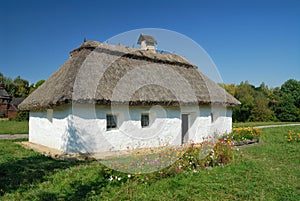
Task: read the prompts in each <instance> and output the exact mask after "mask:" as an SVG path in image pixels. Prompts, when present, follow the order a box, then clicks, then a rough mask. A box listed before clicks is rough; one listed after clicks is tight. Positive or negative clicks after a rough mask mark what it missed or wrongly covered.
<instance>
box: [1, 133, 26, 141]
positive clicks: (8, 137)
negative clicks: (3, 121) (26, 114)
mask: <svg viewBox="0 0 300 201" xmlns="http://www.w3.org/2000/svg"><path fill="white" fill-rule="evenodd" d="M28 136H29V135H28V134H0V140H14V139H20V138H28Z"/></svg>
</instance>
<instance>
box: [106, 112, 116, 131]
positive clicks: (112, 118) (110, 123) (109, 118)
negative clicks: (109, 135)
mask: <svg viewBox="0 0 300 201" xmlns="http://www.w3.org/2000/svg"><path fill="white" fill-rule="evenodd" d="M113 128H117V116H116V115H112V114H107V115H106V129H107V130H111V129H113Z"/></svg>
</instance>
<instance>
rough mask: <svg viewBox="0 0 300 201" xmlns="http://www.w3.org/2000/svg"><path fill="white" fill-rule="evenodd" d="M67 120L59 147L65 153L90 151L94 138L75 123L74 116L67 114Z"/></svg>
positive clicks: (91, 150)
mask: <svg viewBox="0 0 300 201" xmlns="http://www.w3.org/2000/svg"><path fill="white" fill-rule="evenodd" d="M67 122H68V123H67V129H66V131H65V132H64V134H63V136H62V145H61V147H60V149H61V150H62V151H64V152H66V153H79V154H84V153H92V152H93V149H92V148H93V147H94V145H95V143H94V142H95V140H94V139H92V137H91V136H90V135H89V133H88V132H87V131H86V130H85V129H83V128H80V127H79V126H78V125H76V123H75V122H76V121H75V119H74V116H72V115H71V116H69V118H68V120H67ZM76 126H78V127H76Z"/></svg>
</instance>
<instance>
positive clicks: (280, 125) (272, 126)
mask: <svg viewBox="0 0 300 201" xmlns="http://www.w3.org/2000/svg"><path fill="white" fill-rule="evenodd" d="M284 126H300V124H278V125H276V124H275V125H266V126H254V127H253V128H258V129H260V128H275V127H284Z"/></svg>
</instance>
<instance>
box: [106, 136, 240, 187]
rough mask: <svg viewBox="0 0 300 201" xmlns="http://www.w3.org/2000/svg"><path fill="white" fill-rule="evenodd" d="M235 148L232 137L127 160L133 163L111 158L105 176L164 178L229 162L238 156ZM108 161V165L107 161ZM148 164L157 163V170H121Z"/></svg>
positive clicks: (111, 178)
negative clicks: (163, 166) (159, 154)
mask: <svg viewBox="0 0 300 201" xmlns="http://www.w3.org/2000/svg"><path fill="white" fill-rule="evenodd" d="M232 147H233V144H232V142H231V140H230V138H224V139H219V140H217V142H213V141H212V140H210V141H204V142H203V143H197V144H195V143H192V144H189V145H187V147H185V148H184V149H183V148H182V147H181V148H174V147H170V148H169V149H166V150H165V151H164V152H163V154H162V155H163V157H162V155H161V157H151V156H149V155H145V156H143V158H142V159H141V160H137V161H133V160H127V162H128V161H130V163H129V165H128V164H126V163H125V162H124V161H122V160H121V161H120V160H115V161H114V160H111V166H110V167H112V168H105V169H104V170H105V177H106V179H108V180H109V181H110V182H115V183H120V182H125V181H128V180H135V181H137V182H142V183H148V182H151V181H155V180H159V179H161V178H167V177H172V176H174V175H175V174H179V173H181V174H186V173H196V172H198V170H199V169H205V168H209V167H214V166H223V165H225V164H228V163H229V162H230V161H231V160H232V159H233V158H234V153H235V150H233V149H232ZM176 157H178V158H176ZM167 160H169V161H168V164H170V163H171V165H169V166H167V167H165V168H161V169H160V167H162V163H167ZM105 163H106V164H107V161H106V162H105ZM147 166H152V167H153V166H155V168H157V171H154V172H152V173H147V174H143V173H142V172H137V173H135V174H132V173H122V172H120V170H124V167H125V169H127V168H134V167H135V168H136V167H139V168H141V170H145V169H147ZM155 168H154V169H155ZM127 170H128V169H127ZM135 171H136V169H135ZM144 173H145V172H144Z"/></svg>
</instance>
